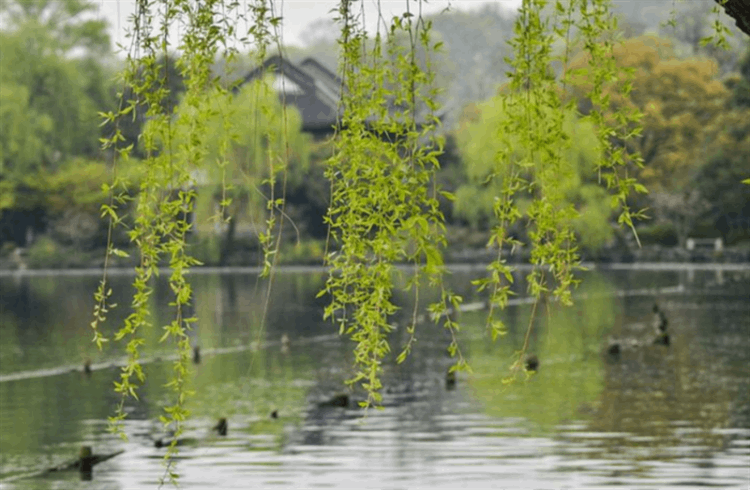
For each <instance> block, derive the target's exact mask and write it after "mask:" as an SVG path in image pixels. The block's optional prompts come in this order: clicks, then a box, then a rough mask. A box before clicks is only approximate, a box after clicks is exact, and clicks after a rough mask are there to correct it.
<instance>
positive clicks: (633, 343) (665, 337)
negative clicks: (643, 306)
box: [606, 303, 670, 357]
mask: <svg viewBox="0 0 750 490" xmlns="http://www.w3.org/2000/svg"><path fill="white" fill-rule="evenodd" d="M651 310H652V311H653V314H654V316H653V319H652V321H651V323H652V326H653V328H654V337H653V338H652V340H651V342H650V343H651V344H653V345H663V346H669V344H670V337H669V333H668V332H667V326H668V325H669V320H668V319H667V315H666V314H665V313H664V311H662V309H661V308H659V305H658V304H657V303H654V306H653V307H652V308H651ZM647 343H649V342H648V341H639V340H638V339H628V340H624V339H613V338H610V339H609V342H608V344H607V348H606V353H607V354H608V355H609V356H611V357H617V356H619V355H620V353H621V352H622V351H623V349H624V348H625V347H632V348H637V347H641V346H643V345H646V344H647Z"/></svg>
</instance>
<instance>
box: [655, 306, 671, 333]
mask: <svg viewBox="0 0 750 490" xmlns="http://www.w3.org/2000/svg"><path fill="white" fill-rule="evenodd" d="M652 309H653V311H654V320H653V325H654V329H655V330H657V331H659V332H661V333H664V332H666V331H667V325H668V324H669V321H668V320H667V316H666V315H665V314H664V312H663V311H661V310H660V309H659V305H657V304H656V303H654V306H653V308H652Z"/></svg>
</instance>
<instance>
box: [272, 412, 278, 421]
mask: <svg viewBox="0 0 750 490" xmlns="http://www.w3.org/2000/svg"><path fill="white" fill-rule="evenodd" d="M271 418H272V419H277V418H279V411H278V410H274V411H273V412H271Z"/></svg>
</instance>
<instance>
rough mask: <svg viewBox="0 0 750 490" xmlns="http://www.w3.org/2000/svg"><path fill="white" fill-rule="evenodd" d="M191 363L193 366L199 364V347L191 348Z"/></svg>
mask: <svg viewBox="0 0 750 490" xmlns="http://www.w3.org/2000/svg"><path fill="white" fill-rule="evenodd" d="M193 363H194V364H200V363H201V348H200V346H199V345H196V346H195V347H193Z"/></svg>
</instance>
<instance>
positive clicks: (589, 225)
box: [455, 96, 612, 250]
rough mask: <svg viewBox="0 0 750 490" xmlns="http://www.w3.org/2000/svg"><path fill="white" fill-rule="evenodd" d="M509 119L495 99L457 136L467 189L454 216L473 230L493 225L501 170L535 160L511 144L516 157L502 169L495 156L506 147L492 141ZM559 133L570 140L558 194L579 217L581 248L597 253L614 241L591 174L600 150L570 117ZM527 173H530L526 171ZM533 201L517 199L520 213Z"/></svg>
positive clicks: (589, 129) (585, 125)
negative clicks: (560, 192) (476, 227)
mask: <svg viewBox="0 0 750 490" xmlns="http://www.w3.org/2000/svg"><path fill="white" fill-rule="evenodd" d="M545 110H546V111H550V109H545ZM507 118H508V116H507V114H506V113H504V111H503V100H502V98H501V97H500V96H498V97H495V98H492V99H490V100H488V101H486V102H485V103H483V104H481V105H479V106H477V107H476V109H475V110H473V111H471V119H470V120H469V121H464V124H462V126H461V129H460V130H459V132H458V134H457V136H458V146H459V150H460V152H461V155H462V161H463V164H464V171H465V172H466V176H467V180H468V183H467V184H465V185H462V186H461V187H459V188H458V190H457V191H456V201H455V214H456V215H457V216H459V217H462V218H464V219H466V220H467V221H469V222H470V223H471V224H473V225H474V226H477V225H479V224H480V223H482V224H483V225H484V227H487V225H488V224H489V223H491V221H492V217H493V207H494V205H495V199H496V198H497V196H498V195H500V193H501V190H502V187H503V182H502V178H501V177H500V176H502V175H504V174H506V172H507V169H506V168H504V165H511V164H512V163H511V162H520V161H528V160H529V159H533V158H534V157H533V156H532V155H528V154H525V152H524V149H523V148H522V147H521V146H520V145H514V144H512V143H511V147H512V148H515V151H514V152H513V154H512V156H511V158H510V160H509V161H508V162H502V163H499V162H497V161H496V159H495V155H497V154H498V153H499V152H500V151H501V149H502V146H501V145H503V144H505V143H504V142H502V141H499V140H498V139H497V138H495V137H494V135H496V134H497V133H498V132H499V131H500V128H502V127H503V124H505V123H507ZM563 127H564V129H565V131H566V133H567V134H569V135H570V137H571V140H572V144H571V145H570V146H569V147H568V148H565V149H564V150H563V154H564V156H563V161H564V170H562V172H561V173H560V189H561V190H562V191H563V193H564V194H565V201H566V202H567V203H569V204H573V205H574V206H575V207H576V209H577V211H578V217H577V218H575V220H574V225H573V226H574V229H575V231H576V233H577V235H578V236H579V239H580V243H581V244H582V245H584V246H585V247H587V248H589V249H594V250H595V249H597V248H599V247H600V246H602V245H604V244H605V243H606V242H607V241H608V240H609V239H611V238H612V227H611V225H610V214H611V209H610V207H609V198H608V196H607V193H606V192H605V191H604V189H602V188H601V186H600V185H599V184H598V183H597V181H596V174H595V172H594V170H595V163H596V162H597V160H598V159H599V158H601V150H600V149H598V148H600V147H599V144H598V142H597V139H596V132H595V131H594V128H593V126H592V125H591V123H590V122H586V121H580V120H578V119H577V117H576V116H575V114H573V113H572V112H570V113H568V114H567V115H566V120H565V123H564V126H563ZM529 173H533V171H532V170H529ZM535 198H538V196H535V195H534V193H533V192H524V193H521V194H519V196H518V200H519V208H520V209H521V210H522V212H526V211H527V210H528V209H529V206H530V204H531V202H532V201H533V200H534V199H535ZM525 228H526V226H524V225H522V224H521V223H519V226H517V227H516V228H515V230H514V234H515V235H517V236H521V235H523V230H524V229H525Z"/></svg>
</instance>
